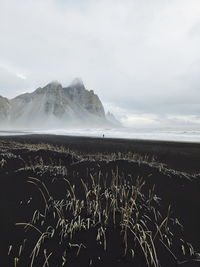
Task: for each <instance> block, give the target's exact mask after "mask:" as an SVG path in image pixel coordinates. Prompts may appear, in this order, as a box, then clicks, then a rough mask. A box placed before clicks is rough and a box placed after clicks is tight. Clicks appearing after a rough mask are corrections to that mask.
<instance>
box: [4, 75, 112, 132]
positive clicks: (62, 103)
mask: <svg viewBox="0 0 200 267" xmlns="http://www.w3.org/2000/svg"><path fill="white" fill-rule="evenodd" d="M109 124H110V122H109V121H108V120H107V118H106V115H105V111H104V107H103V105H102V103H101V101H100V99H99V97H98V96H97V95H96V94H95V93H94V91H93V90H90V91H89V90H86V88H85V86H84V84H83V82H82V81H81V80H79V79H75V80H74V81H73V82H72V83H71V84H70V85H69V86H68V87H62V85H61V84H60V83H58V82H51V83H49V84H47V85H46V86H45V87H43V88H41V87H40V88H38V89H36V90H35V91H34V92H32V93H25V94H22V95H19V96H17V97H15V98H13V99H11V100H9V99H7V98H4V97H0V126H3V127H8V128H9V127H10V126H12V127H15V128H16V127H17V128H48V127H63V128H65V127H67V126H78V127H79V126H95V127H96V126H103V125H105V126H106V125H109Z"/></svg>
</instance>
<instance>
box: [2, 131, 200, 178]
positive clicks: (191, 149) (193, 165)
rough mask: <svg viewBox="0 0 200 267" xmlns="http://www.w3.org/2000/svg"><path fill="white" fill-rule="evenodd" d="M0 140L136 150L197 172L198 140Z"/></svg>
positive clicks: (90, 149)
mask: <svg viewBox="0 0 200 267" xmlns="http://www.w3.org/2000/svg"><path fill="white" fill-rule="evenodd" d="M0 139H1V140H11V141H12V140H13V141H17V142H22V143H26V142H27V143H32V144H39V143H49V144H52V145H58V146H65V147H66V148H70V149H72V150H75V151H80V152H83V153H98V152H100V153H112V152H115V153H116V152H123V153H127V152H133V153H139V154H140V155H143V156H144V155H148V156H151V157H152V156H154V157H155V158H156V159H157V160H158V161H159V162H162V163H166V164H168V165H169V167H170V168H173V169H177V170H182V171H187V172H191V173H198V172H199V173H200V143H192V142H188V143H187V142H173V141H172V142H169V141H151V140H136V139H112V138H93V137H73V136H57V135H23V136H15V137H13V136H11V137H0Z"/></svg>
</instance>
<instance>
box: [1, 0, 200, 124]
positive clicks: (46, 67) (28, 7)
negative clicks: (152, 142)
mask: <svg viewBox="0 0 200 267" xmlns="http://www.w3.org/2000/svg"><path fill="white" fill-rule="evenodd" d="M74 77H81V78H82V80H83V82H84V84H85V86H86V87H87V88H88V89H93V90H94V91H95V92H96V93H97V94H98V95H99V97H100V99H101V100H102V102H103V104H104V105H105V108H106V110H107V109H109V110H111V111H112V112H114V114H115V115H116V116H117V117H118V118H119V119H121V120H122V121H123V123H125V124H126V125H136V126H148V127H149V126H150V127H159V126H161V125H162V126H165V125H166V126H168V125H174V126H177V125H183V126H187V125H196V126H198V125H200V1H199V0H162V1H161V0H0V95H3V96H6V97H9V98H11V97H14V96H16V95H18V94H20V93H23V92H28V91H30V92H31V91H33V90H34V89H36V88H37V87H38V86H44V85H45V84H46V83H48V82H50V81H52V80H58V81H60V82H61V83H62V84H63V86H66V85H68V84H69V83H70V82H71V80H73V78H74Z"/></svg>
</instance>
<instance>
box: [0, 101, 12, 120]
mask: <svg viewBox="0 0 200 267" xmlns="http://www.w3.org/2000/svg"><path fill="white" fill-rule="evenodd" d="M9 114H10V102H9V100H8V99H7V98H5V97H2V96H0V121H2V122H5V121H7V120H8V119H9Z"/></svg>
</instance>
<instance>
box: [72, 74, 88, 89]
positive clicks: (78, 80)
mask: <svg viewBox="0 0 200 267" xmlns="http://www.w3.org/2000/svg"><path fill="white" fill-rule="evenodd" d="M70 87H73V88H82V89H85V85H84V83H83V81H82V79H81V78H78V77H77V78H75V79H74V80H73V81H72V82H71V84H70Z"/></svg>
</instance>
